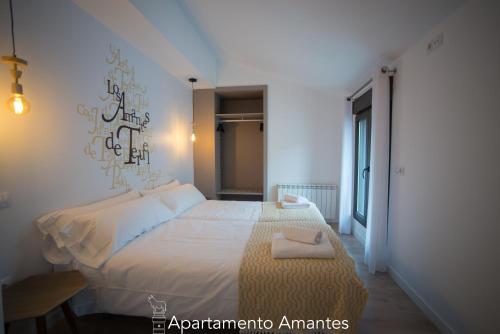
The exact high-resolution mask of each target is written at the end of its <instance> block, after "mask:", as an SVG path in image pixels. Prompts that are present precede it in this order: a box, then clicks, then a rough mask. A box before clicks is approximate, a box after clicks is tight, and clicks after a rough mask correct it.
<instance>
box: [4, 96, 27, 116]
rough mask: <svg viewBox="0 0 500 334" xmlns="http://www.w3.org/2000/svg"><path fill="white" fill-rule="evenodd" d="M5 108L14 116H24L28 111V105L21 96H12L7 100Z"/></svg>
mask: <svg viewBox="0 0 500 334" xmlns="http://www.w3.org/2000/svg"><path fill="white" fill-rule="evenodd" d="M7 108H8V109H9V111H11V112H12V113H13V114H14V115H24V114H27V113H29V111H30V103H29V102H28V100H26V98H25V97H24V95H23V94H12V97H11V98H10V99H8V100H7Z"/></svg>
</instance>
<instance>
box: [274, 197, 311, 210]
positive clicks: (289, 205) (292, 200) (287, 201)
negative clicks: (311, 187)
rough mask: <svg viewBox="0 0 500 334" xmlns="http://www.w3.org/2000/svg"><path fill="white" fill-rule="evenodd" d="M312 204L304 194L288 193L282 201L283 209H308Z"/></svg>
mask: <svg viewBox="0 0 500 334" xmlns="http://www.w3.org/2000/svg"><path fill="white" fill-rule="evenodd" d="M310 206H311V203H310V202H309V200H308V199H307V198H305V197H303V196H299V195H292V194H286V195H285V196H284V200H283V201H281V207H282V208H283V209H307V208H308V207H310Z"/></svg>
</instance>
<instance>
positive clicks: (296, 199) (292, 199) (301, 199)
mask: <svg viewBox="0 0 500 334" xmlns="http://www.w3.org/2000/svg"><path fill="white" fill-rule="evenodd" d="M284 199H285V201H286V202H290V203H309V200H308V199H307V198H305V197H303V196H299V195H293V194H286V195H285V198H284Z"/></svg>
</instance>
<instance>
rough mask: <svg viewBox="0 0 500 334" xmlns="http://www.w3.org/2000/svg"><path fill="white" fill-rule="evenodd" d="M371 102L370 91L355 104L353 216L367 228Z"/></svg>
mask: <svg viewBox="0 0 500 334" xmlns="http://www.w3.org/2000/svg"><path fill="white" fill-rule="evenodd" d="M371 100H372V91H371V89H370V90H369V91H367V92H366V93H364V94H363V95H361V96H360V97H359V98H358V99H356V100H355V101H354V102H353V113H354V126H355V143H354V145H355V147H354V155H355V156H354V206H353V216H354V218H355V219H356V220H357V221H358V222H360V223H361V224H362V225H363V226H365V227H366V216H367V210H368V190H369V187H370V182H369V179H370V178H369V173H370V144H371V141H370V138H371V110H372V108H371Z"/></svg>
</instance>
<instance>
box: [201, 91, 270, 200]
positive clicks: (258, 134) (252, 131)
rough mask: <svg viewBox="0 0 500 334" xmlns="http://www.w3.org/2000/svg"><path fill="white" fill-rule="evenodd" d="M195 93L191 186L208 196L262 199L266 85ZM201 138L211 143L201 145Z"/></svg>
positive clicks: (264, 176)
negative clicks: (193, 166)
mask: <svg viewBox="0 0 500 334" xmlns="http://www.w3.org/2000/svg"><path fill="white" fill-rule="evenodd" d="M194 96H195V104H194V105H195V113H194V115H195V119H194V122H195V129H200V131H198V130H197V137H198V138H199V139H197V141H196V143H195V144H194V160H195V185H196V186H197V187H198V188H199V189H200V190H201V191H202V192H203V193H204V194H205V196H206V197H207V198H215V199H220V200H257V201H262V200H264V199H265V196H264V189H265V183H266V182H265V180H266V172H265V171H266V168H265V165H266V159H265V156H266V126H265V120H266V117H265V114H266V109H267V108H266V87H265V86H250V87H248V86H245V87H219V88H216V89H214V90H197V91H195V94H194ZM207 103H208V107H207ZM212 106H213V108H212ZM207 113H208V114H209V115H207ZM202 129H203V131H202ZM200 132H203V133H200ZM199 133H200V134H201V136H200V134H199ZM205 137H206V138H205ZM204 139H205V140H207V141H208V142H212V141H213V145H208V146H207V145H206V143H200V141H202V140H204ZM212 162H213V165H212ZM212 167H213V168H212Z"/></svg>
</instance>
